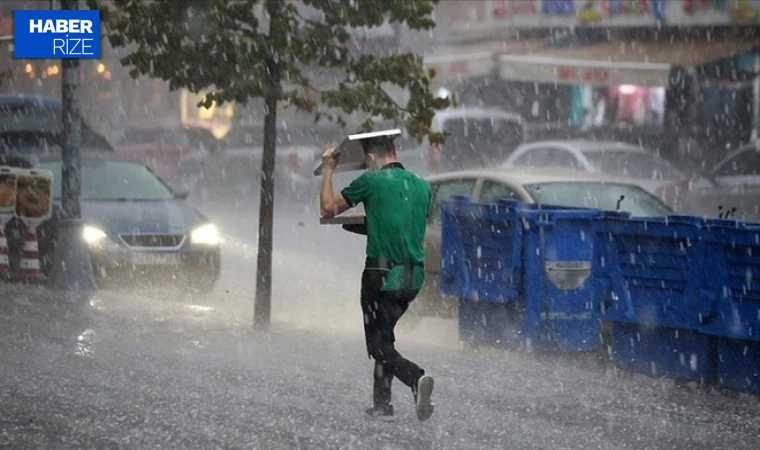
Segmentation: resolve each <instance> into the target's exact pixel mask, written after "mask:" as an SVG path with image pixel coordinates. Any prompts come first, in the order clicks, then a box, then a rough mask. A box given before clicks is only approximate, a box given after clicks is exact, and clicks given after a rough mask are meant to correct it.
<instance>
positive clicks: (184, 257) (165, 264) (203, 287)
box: [37, 152, 221, 292]
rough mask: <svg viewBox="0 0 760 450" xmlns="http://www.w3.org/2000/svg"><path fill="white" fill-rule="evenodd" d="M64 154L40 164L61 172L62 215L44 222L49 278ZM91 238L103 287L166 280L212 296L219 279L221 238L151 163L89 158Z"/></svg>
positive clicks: (85, 160) (86, 200) (84, 193)
mask: <svg viewBox="0 0 760 450" xmlns="http://www.w3.org/2000/svg"><path fill="white" fill-rule="evenodd" d="M61 165H62V163H61V159H60V155H47V156H43V157H41V158H40V159H39V163H38V165H37V167H38V168H40V169H46V170H50V171H52V172H53V197H54V209H53V211H54V215H53V218H52V219H51V220H49V221H48V222H46V223H43V224H42V225H40V227H41V228H42V230H41V231H38V234H39V239H40V243H39V247H40V253H42V257H43V260H44V261H45V264H43V274H45V273H44V272H45V271H49V270H50V267H51V264H50V262H51V258H52V254H53V250H54V247H55V245H54V243H55V237H56V235H57V233H56V229H57V228H56V224H57V222H58V221H59V220H60V219H61V218H62V210H61V208H60V197H61ZM81 173H82V176H81V180H82V185H81V205H82V217H83V219H84V220H85V221H86V223H87V225H86V227H85V229H84V237H85V240H86V241H87V244H88V246H89V249H90V254H91V257H92V262H93V269H94V271H95V275H96V277H97V279H98V280H99V282H100V283H102V284H119V283H120V282H123V281H129V283H130V284H132V283H134V282H136V281H141V280H142V281H145V282H148V281H158V282H167V283H171V284H172V285H176V286H179V287H180V288H183V289H186V290H188V291H190V292H208V291H210V290H211V289H213V287H214V285H215V283H216V281H217V280H218V278H219V273H220V267H221V254H220V235H219V231H218V230H217V229H216V226H215V225H214V224H213V223H211V222H210V221H209V220H208V218H206V217H205V216H204V215H203V214H202V213H201V212H199V211H197V210H196V209H194V208H192V207H190V206H189V205H187V204H186V203H185V201H184V200H185V197H186V196H185V195H184V194H182V193H178V192H175V191H173V190H172V189H171V188H170V187H169V186H168V185H167V184H165V183H164V182H163V181H162V180H161V179H160V178H159V177H157V176H156V175H155V174H154V173H153V172H151V170H150V169H149V168H148V167H146V166H145V165H143V164H141V163H139V162H133V161H129V160H125V159H121V158H118V157H116V156H115V155H112V154H106V153H102V152H101V153H97V152H90V153H87V154H86V155H83V156H82V172H81Z"/></svg>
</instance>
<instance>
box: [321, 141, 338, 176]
mask: <svg viewBox="0 0 760 450" xmlns="http://www.w3.org/2000/svg"><path fill="white" fill-rule="evenodd" d="M339 159H340V155H338V154H336V153H335V150H333V148H332V147H330V146H328V145H326V146H324V147H322V166H323V167H324V168H325V170H330V171H333V170H335V168H336V167H337V166H338V160H339Z"/></svg>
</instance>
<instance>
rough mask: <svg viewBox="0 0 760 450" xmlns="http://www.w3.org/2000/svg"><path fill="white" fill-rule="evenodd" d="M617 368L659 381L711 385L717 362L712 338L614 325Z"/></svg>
mask: <svg viewBox="0 0 760 450" xmlns="http://www.w3.org/2000/svg"><path fill="white" fill-rule="evenodd" d="M612 349H613V351H612V360H613V362H614V364H615V366H616V367H619V368H621V369H624V370H628V371H631V372H637V373H642V374H647V375H649V376H652V377H655V378H659V377H668V378H676V379H682V380H691V381H697V382H700V383H702V384H709V383H712V382H713V381H714V380H713V377H714V367H715V362H714V361H713V358H714V356H713V354H712V352H711V346H710V337H708V336H705V335H702V334H700V333H699V332H697V331H693V330H677V329H672V328H660V327H658V328H654V327H648V326H642V325H638V324H632V323H625V322H612Z"/></svg>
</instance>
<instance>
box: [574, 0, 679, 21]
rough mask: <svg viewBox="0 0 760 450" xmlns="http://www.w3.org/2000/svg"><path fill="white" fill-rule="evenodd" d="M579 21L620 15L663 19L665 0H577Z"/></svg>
mask: <svg viewBox="0 0 760 450" xmlns="http://www.w3.org/2000/svg"><path fill="white" fill-rule="evenodd" d="M579 1H580V2H581V6H580V7H579V9H578V20H579V21H580V22H582V23H583V22H593V21H596V20H600V19H602V18H614V17H621V16H652V17H654V19H656V20H660V21H661V20H664V19H665V0H579Z"/></svg>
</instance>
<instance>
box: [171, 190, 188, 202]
mask: <svg viewBox="0 0 760 450" xmlns="http://www.w3.org/2000/svg"><path fill="white" fill-rule="evenodd" d="M188 197H190V190H189V189H186V188H177V189H174V198H176V199H179V200H187V198H188Z"/></svg>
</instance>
